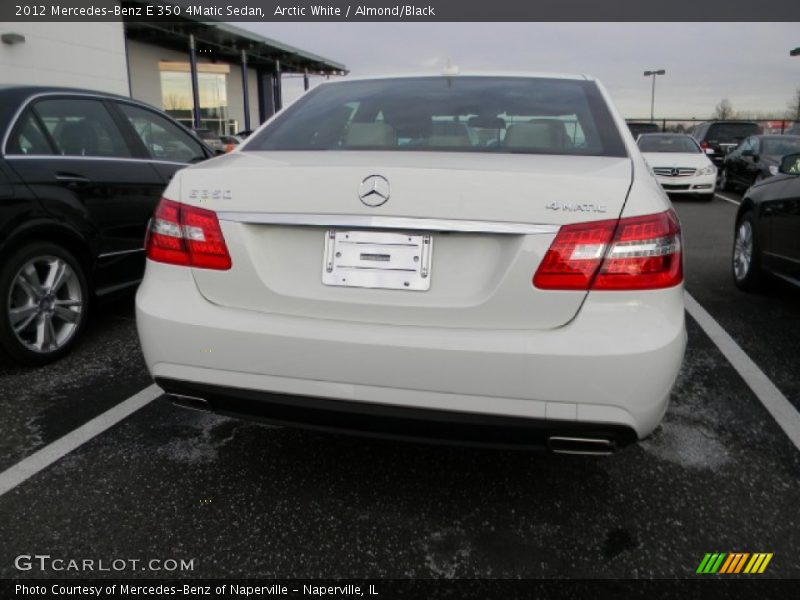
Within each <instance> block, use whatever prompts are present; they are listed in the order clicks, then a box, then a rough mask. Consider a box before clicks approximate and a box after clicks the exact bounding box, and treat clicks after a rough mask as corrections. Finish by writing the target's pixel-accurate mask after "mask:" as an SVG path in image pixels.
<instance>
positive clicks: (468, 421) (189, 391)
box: [156, 377, 637, 454]
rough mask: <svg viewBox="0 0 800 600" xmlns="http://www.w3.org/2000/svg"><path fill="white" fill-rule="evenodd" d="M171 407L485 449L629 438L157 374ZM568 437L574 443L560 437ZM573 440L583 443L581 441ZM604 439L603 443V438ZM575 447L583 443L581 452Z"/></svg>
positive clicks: (613, 446) (604, 429) (617, 430)
mask: <svg viewBox="0 0 800 600" xmlns="http://www.w3.org/2000/svg"><path fill="white" fill-rule="evenodd" d="M156 383H157V384H158V385H159V386H160V387H161V388H162V389H163V390H164V391H165V392H167V393H168V394H170V395H172V396H173V400H175V401H176V403H177V404H182V405H184V406H190V407H193V408H198V404H197V400H199V399H202V400H203V401H204V402H206V403H207V408H208V409H210V410H213V412H216V413H220V414H224V415H230V416H233V417H240V418H246V419H254V420H259V421H264V422H267V423H272V424H276V425H290V426H296V427H303V428H307V429H316V430H320V431H331V432H342V433H349V434H356V435H366V436H370V437H382V438H389V439H403V440H418V441H424V442H439V443H448V444H463V445H469V446H485V447H491V448H525V449H544V448H550V449H554V450H556V451H564V452H570V453H587V454H608V453H610V452H612V451H614V450H617V449H619V448H622V447H624V446H627V445H628V444H630V443H632V442H634V441H636V438H637V436H636V432H635V431H634V430H633V429H632V428H631V427H627V426H624V425H615V424H609V423H581V422H577V421H563V420H547V419H531V418H519V417H507V416H502V415H486V414H480V413H470V412H460V411H453V410H431V409H427V408H415V407H408V406H394V405H387V404H378V403H374V402H351V401H347V400H336V401H331V400H330V399H328V398H314V397H308V396H294V395H289V394H275V393H272V392H265V391H262V390H251V389H241V388H234V387H224V386H218V385H209V384H202V383H201V384H198V383H193V382H188V381H180V380H177V379H168V378H163V377H157V378H156ZM565 440H572V441H573V442H575V443H574V445H572V444H569V443H567V442H565ZM580 440H585V441H584V442H583V444H582V445H581V443H580ZM606 442H607V443H606ZM580 448H587V450H585V451H581V450H580Z"/></svg>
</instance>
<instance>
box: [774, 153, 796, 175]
mask: <svg viewBox="0 0 800 600" xmlns="http://www.w3.org/2000/svg"><path fill="white" fill-rule="evenodd" d="M778 171H780V172H781V173H786V174H787V175H800V154H787V155H786V156H784V157H783V158H782V159H781V166H780V167H778Z"/></svg>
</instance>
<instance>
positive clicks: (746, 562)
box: [696, 552, 773, 575]
mask: <svg viewBox="0 0 800 600" xmlns="http://www.w3.org/2000/svg"><path fill="white" fill-rule="evenodd" d="M772 556H773V553H772V552H754V553H752V554H751V553H749V552H713V553H712V552H708V553H706V555H705V556H704V557H703V560H702V561H701V562H700V566H698V567H697V571H696V573H699V574H703V575H706V574H710V575H713V574H714V573H720V574H725V575H731V574H737V573H746V574H753V575H754V574H756V573H763V572H764V571H765V570H766V568H767V565H768V564H769V561H771V560H772Z"/></svg>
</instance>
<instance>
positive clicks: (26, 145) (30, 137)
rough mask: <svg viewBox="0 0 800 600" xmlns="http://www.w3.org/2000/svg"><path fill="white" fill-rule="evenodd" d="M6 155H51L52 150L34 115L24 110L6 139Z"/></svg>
mask: <svg viewBox="0 0 800 600" xmlns="http://www.w3.org/2000/svg"><path fill="white" fill-rule="evenodd" d="M6 152H7V153H8V154H35V155H36V154H53V148H52V147H51V146H50V143H49V142H48V141H47V136H46V134H45V133H44V131H43V130H42V127H41V126H40V124H39V121H38V120H37V118H36V115H34V114H33V111H32V110H26V111H25V113H24V114H23V115H22V117H20V119H19V121H18V122H17V126H16V127H15V128H14V132H13V133H12V134H11V137H10V138H9V139H8V145H7V147H6Z"/></svg>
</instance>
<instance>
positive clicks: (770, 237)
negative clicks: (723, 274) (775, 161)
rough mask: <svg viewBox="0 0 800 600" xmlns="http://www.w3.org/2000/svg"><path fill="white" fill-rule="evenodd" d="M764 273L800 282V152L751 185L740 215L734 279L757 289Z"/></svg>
mask: <svg viewBox="0 0 800 600" xmlns="http://www.w3.org/2000/svg"><path fill="white" fill-rule="evenodd" d="M765 273H770V274H772V275H776V276H778V277H780V278H781V279H784V280H786V281H789V282H790V283H793V284H795V285H797V286H800V154H790V155H788V156H784V157H783V159H782V160H781V163H780V165H779V167H778V174H777V175H776V176H774V177H770V178H769V179H765V180H764V181H762V182H760V183H758V184H756V185H754V186H753V187H751V188H750V189H748V190H747V193H746V194H745V197H744V199H743V200H742V203H741V204H740V205H739V210H738V213H737V215H736V228H735V230H734V243H733V280H734V282H735V283H736V285H737V286H739V287H740V288H742V289H744V290H748V291H756V290H758V289H759V288H760V287H761V285H762V283H763V282H764V274H765Z"/></svg>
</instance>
